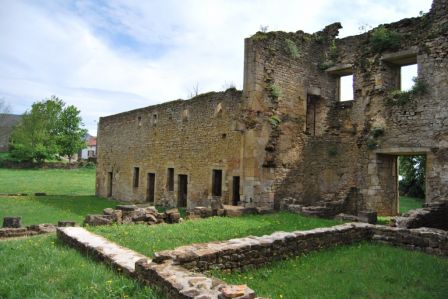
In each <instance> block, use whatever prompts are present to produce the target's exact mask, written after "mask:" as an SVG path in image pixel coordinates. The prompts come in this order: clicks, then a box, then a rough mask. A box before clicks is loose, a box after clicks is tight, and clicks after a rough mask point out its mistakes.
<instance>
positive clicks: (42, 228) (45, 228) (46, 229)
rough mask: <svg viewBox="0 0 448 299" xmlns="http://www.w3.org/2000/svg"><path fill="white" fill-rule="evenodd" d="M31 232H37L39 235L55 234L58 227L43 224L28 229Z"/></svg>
mask: <svg viewBox="0 0 448 299" xmlns="http://www.w3.org/2000/svg"><path fill="white" fill-rule="evenodd" d="M27 229H28V230H30V231H35V232H37V233H39V234H46V233H54V232H55V231H56V226H54V225H53V224H49V223H42V224H33V225H30V226H28V227H27Z"/></svg>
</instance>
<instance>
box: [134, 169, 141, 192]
mask: <svg viewBox="0 0 448 299" xmlns="http://www.w3.org/2000/svg"><path fill="white" fill-rule="evenodd" d="M139 177H140V168H138V167H134V174H133V186H134V188H137V187H138V181H139Z"/></svg>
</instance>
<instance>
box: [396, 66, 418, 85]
mask: <svg viewBox="0 0 448 299" xmlns="http://www.w3.org/2000/svg"><path fill="white" fill-rule="evenodd" d="M414 78H417V64H411V65H406V66H402V67H400V90H401V91H406V90H411V89H412V86H414Z"/></svg>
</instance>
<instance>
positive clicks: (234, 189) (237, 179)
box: [232, 176, 240, 206]
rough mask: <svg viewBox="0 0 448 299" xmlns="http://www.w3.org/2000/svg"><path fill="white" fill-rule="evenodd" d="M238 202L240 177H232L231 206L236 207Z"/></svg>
mask: <svg viewBox="0 0 448 299" xmlns="http://www.w3.org/2000/svg"><path fill="white" fill-rule="evenodd" d="M239 202H240V177H239V176H234V177H233V182H232V205H234V206H237V205H238V203H239Z"/></svg>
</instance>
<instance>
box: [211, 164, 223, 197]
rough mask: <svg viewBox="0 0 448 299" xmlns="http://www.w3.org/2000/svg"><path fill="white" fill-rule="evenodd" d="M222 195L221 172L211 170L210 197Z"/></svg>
mask: <svg viewBox="0 0 448 299" xmlns="http://www.w3.org/2000/svg"><path fill="white" fill-rule="evenodd" d="M221 194H222V170H220V169H213V173H212V195H213V196H221Z"/></svg>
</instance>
